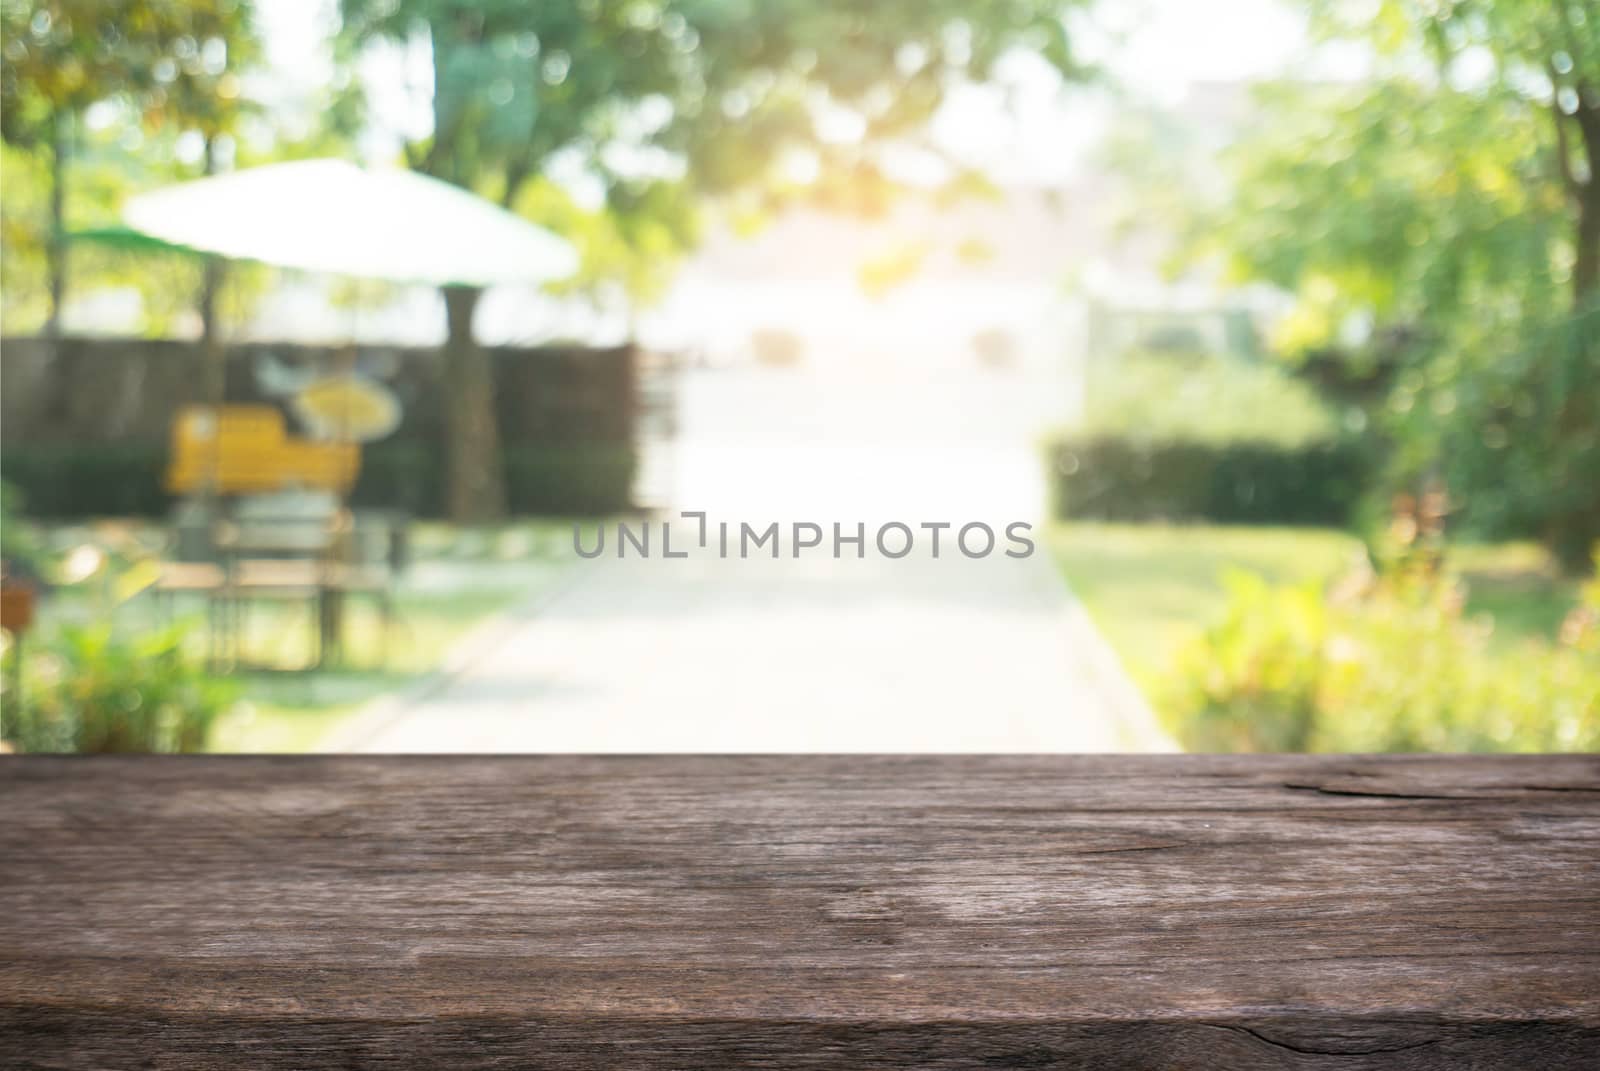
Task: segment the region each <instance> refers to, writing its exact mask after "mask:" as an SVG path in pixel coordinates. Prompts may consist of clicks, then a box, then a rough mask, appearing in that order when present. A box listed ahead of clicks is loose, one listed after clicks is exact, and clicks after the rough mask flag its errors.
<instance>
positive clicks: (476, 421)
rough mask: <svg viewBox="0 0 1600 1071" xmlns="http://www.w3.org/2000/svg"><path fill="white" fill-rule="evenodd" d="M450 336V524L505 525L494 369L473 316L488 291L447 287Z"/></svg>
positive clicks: (444, 372)
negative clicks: (474, 327) (474, 329)
mask: <svg viewBox="0 0 1600 1071" xmlns="http://www.w3.org/2000/svg"><path fill="white" fill-rule="evenodd" d="M442 292H443V294H444V308H445V320H446V323H447V324H448V328H449V331H448V335H447V337H446V339H445V345H444V362H443V365H442V367H441V368H440V375H441V376H443V378H444V389H445V408H446V421H445V426H446V429H447V431H448V433H449V437H450V441H449V443H448V445H447V446H446V455H447V458H448V461H447V464H448V466H449V469H448V481H447V484H446V500H447V504H448V506H449V511H450V519H451V520H453V521H455V522H457V523H458V524H482V523H485V522H488V521H495V520H499V519H500V518H502V517H504V516H505V512H506V490H505V473H504V469H503V466H502V463H501V457H500V434H499V429H498V428H497V427H496V424H495V412H494V368H493V365H492V363H491V361H490V358H489V355H488V354H487V353H485V352H484V351H483V350H482V349H481V348H480V347H479V346H478V343H477V340H476V339H475V338H474V337H473V334H472V315H473V312H474V311H475V310H476V309H477V307H478V299H479V298H480V297H482V296H483V291H482V290H478V289H475V288H473V287H464V286H447V287H443V288H442Z"/></svg>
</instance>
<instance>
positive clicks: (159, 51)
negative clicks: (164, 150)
mask: <svg viewBox="0 0 1600 1071" xmlns="http://www.w3.org/2000/svg"><path fill="white" fill-rule="evenodd" d="M0 42H3V44H0V50H3V57H4V63H3V64H0V137H3V139H4V141H5V142H6V144H7V145H8V146H11V147H12V148H14V149H16V150H21V151H24V152H33V153H39V152H42V153H43V156H44V158H45V160H46V162H47V170H46V171H45V172H44V174H43V185H44V187H45V198H44V199H45V201H46V209H45V219H46V224H45V227H44V228H43V234H42V236H39V237H42V244H43V246H44V250H45V261H46V274H47V276H48V280H49V281H48V291H49V299H48V309H49V311H48V318H47V320H46V331H47V332H48V333H51V334H55V333H58V332H59V330H60V318H61V306H62V302H63V298H64V295H65V290H66V283H67V268H66V259H67V257H66V214H67V204H68V177H69V162H70V160H71V157H72V152H73V148H74V144H75V142H77V141H79V140H80V139H81V137H82V132H81V127H82V122H81V120H82V118H83V116H84V114H85V113H86V112H87V111H88V110H89V108H90V107H92V106H94V105H97V104H110V103H114V104H117V105H119V106H120V107H122V108H123V109H124V110H126V111H127V112H128V113H129V114H130V115H131V116H132V117H133V119H134V120H135V121H136V122H137V123H139V124H140V125H142V126H144V127H146V128H148V129H151V130H153V131H163V132H167V133H169V134H170V133H171V132H172V131H173V130H174V129H177V130H196V131H198V132H199V133H200V134H201V135H202V137H204V138H205V139H206V145H207V158H208V159H209V158H210V149H211V146H212V144H213V141H214V138H215V136H216V135H218V134H220V133H222V132H223V131H224V130H225V129H226V127H227V125H228V124H229V123H230V122H231V120H232V116H233V115H234V114H235V113H236V109H237V106H238V105H237V102H238V100H239V95H240V85H239V72H240V70H241V69H242V68H243V67H244V66H245V65H247V64H248V63H249V62H250V61H251V60H252V59H253V58H254V57H255V54H256V52H257V45H256V41H255V38H254V36H253V29H252V16H251V7H250V5H249V3H248V2H246V0H3V2H0ZM8 185H9V183H8ZM7 232H8V233H7V238H8V239H12V238H20V239H23V240H24V241H26V240H27V238H28V237H30V235H29V233H28V231H27V230H26V229H25V228H21V227H18V226H15V215H13V217H12V219H11V220H10V221H8V227H7Z"/></svg>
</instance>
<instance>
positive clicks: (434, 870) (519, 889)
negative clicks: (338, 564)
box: [0, 756, 1600, 1071]
mask: <svg viewBox="0 0 1600 1071" xmlns="http://www.w3.org/2000/svg"><path fill="white" fill-rule="evenodd" d="M0 1066H4V1067H8V1068H46V1067H48V1068H95V1069H111V1068H135V1067H137V1068H175V1069H185V1071H189V1069H207V1068H267V1069H273V1068H296V1069H304V1068H323V1067H335V1068H402V1067H417V1068H444V1069H450V1068H519V1069H520V1068H549V1069H560V1071H574V1069H577V1071H583V1069H591V1068H592V1069H607V1071H626V1069H634V1068H652V1069H654V1068H674V1069H676V1068H685V1069H688V1068H694V1069H699V1068H706V1069H720V1068H751V1067H760V1068H819V1069H821V1068H826V1069H842V1068H857V1067H872V1068H972V1069H984V1071H993V1069H996V1068H1001V1069H1004V1068H1084V1069H1092V1071H1116V1069H1135V1068H1140V1069H1142V1068H1162V1069H1167V1068H1170V1069H1179V1068H1182V1069H1199V1068H1227V1069H1230V1071H1234V1069H1243V1071H1248V1069H1253V1068H1317V1069H1321V1068H1374V1069H1400V1071H1405V1069H1419V1068H1456V1067H1462V1068H1524V1067H1525V1068H1535V1069H1540V1071H1559V1069H1566V1068H1586V1069H1592V1068H1595V1067H1600V758H1596V757H1566V758H1539V757H1502V758H1365V757H1363V758H1350V757H1267V756H1260V757H1238V758H1216V757H1203V756H1171V757H1167V756H1160V757H1157V756H1151V757H1088V756H1084V757H1049V758H1045V757H1039V758H995V757H925V758H874V757H852V758H838V757H784V758H744V757H721V758H685V757H656V758H644V757H641V758H625V757H612V758H582V757H561V758H465V759H457V758H449V759H444V758H431V759H430V758H414V759H413V758H294V759H286V758H239V759H221V758H217V759H16V758H12V759H0Z"/></svg>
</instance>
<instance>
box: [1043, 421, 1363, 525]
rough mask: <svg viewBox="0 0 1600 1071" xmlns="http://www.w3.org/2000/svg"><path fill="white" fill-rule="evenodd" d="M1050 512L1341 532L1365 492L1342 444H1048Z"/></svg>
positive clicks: (1118, 440) (1357, 463)
mask: <svg viewBox="0 0 1600 1071" xmlns="http://www.w3.org/2000/svg"><path fill="white" fill-rule="evenodd" d="M1049 454H1050V485H1051V491H1052V499H1053V507H1054V512H1055V515H1056V516H1058V517H1063V518H1072V519H1076V520H1090V519H1092V520H1109V521H1156V520H1168V521H1174V520H1205V521H1215V522H1220V523H1224V524H1304V525H1344V524H1346V523H1348V522H1349V521H1350V520H1351V516H1352V513H1353V511H1354V509H1355V507H1356V506H1357V504H1358V501H1359V499H1360V497H1361V494H1362V491H1363V490H1364V489H1365V487H1366V485H1367V481H1368V476H1369V472H1370V469H1371V463H1370V459H1369V458H1368V456H1367V451H1366V450H1364V449H1363V448H1362V446H1361V444H1359V443H1356V442H1353V441H1350V440H1336V441H1330V442H1316V443H1308V444H1303V445H1296V446H1291V445H1284V444H1279V443H1271V442H1264V441H1238V442H1201V441H1195V440H1171V441H1160V440H1145V439H1139V438H1134V437H1131V436H1123V435H1108V434H1101V435H1093V436H1088V437H1082V438H1079V437H1067V438H1063V439H1061V440H1058V441H1057V442H1055V443H1053V444H1052V445H1051V447H1050V449H1049Z"/></svg>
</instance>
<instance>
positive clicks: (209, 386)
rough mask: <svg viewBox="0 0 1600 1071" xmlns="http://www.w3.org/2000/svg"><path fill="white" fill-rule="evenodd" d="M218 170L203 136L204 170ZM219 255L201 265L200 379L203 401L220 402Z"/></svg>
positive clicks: (223, 370) (211, 141) (223, 385)
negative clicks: (204, 148) (204, 397)
mask: <svg viewBox="0 0 1600 1071" xmlns="http://www.w3.org/2000/svg"><path fill="white" fill-rule="evenodd" d="M216 173H217V157H216V139H215V138H214V137H207V138H206V155H205V174H206V175H214V174H216ZM222 272H223V267H222V258H221V257H216V256H207V257H206V258H205V260H204V261H203V262H202V264H201V268H200V360H201V363H202V365H203V367H202V368H201V370H200V372H201V375H200V382H201V383H203V384H204V385H205V395H206V401H207V402H208V403H210V404H211V405H221V404H222V401H223V395H224V394H225V393H226V391H227V378H228V377H227V365H226V361H225V358H224V357H223V353H222V338H221V335H220V334H218V330H217V294H218V292H219V291H220V290H221V289H222Z"/></svg>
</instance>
